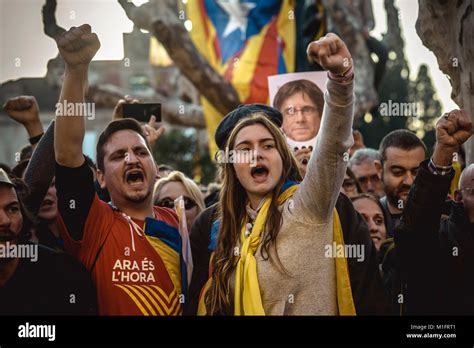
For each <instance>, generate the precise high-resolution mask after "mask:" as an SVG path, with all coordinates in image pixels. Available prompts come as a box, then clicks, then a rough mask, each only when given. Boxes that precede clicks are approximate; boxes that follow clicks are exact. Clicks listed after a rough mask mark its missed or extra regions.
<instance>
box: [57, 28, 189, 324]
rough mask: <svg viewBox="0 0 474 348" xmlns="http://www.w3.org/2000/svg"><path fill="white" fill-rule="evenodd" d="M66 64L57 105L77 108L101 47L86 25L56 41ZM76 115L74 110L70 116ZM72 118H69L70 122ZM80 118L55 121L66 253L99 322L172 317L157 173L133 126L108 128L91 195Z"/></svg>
mask: <svg viewBox="0 0 474 348" xmlns="http://www.w3.org/2000/svg"><path fill="white" fill-rule="evenodd" d="M57 44H58V48H59V52H60V54H61V56H62V57H63V59H64V61H65V63H66V69H65V74H64V82H63V86H62V91H61V96H60V99H59V103H60V104H61V105H65V104H69V103H83V102H84V97H85V93H86V89H87V71H88V67H89V63H90V62H91V60H92V58H93V57H94V55H95V53H96V52H97V50H98V49H99V47H100V42H99V39H98V38H97V35H96V34H94V33H92V32H91V27H90V26H89V25H87V24H85V25H82V26H80V27H78V28H71V29H70V30H69V31H66V32H64V33H63V34H62V35H61V36H60V37H59V38H58V39H57ZM74 110H76V108H74ZM71 116H73V117H71ZM84 116H85V115H80V114H78V115H67V116H66V115H62V114H61V113H60V112H57V113H56V128H55V146H54V147H55V156H56V162H57V166H56V187H57V195H58V206H59V211H60V218H59V225H60V230H61V233H62V236H63V239H64V241H65V249H66V250H68V251H69V252H70V253H72V254H73V255H75V256H76V257H77V258H78V259H79V260H80V261H81V262H82V263H83V264H84V265H85V267H86V268H87V269H88V270H89V271H90V272H91V273H92V277H93V279H94V281H95V284H96V286H97V296H98V306H99V313H100V314H103V315H177V314H180V313H181V311H182V305H183V303H184V300H185V294H186V285H187V284H186V283H185V282H184V283H183V285H182V284H181V279H186V274H185V272H183V273H184V274H181V271H180V253H181V249H180V245H181V243H180V236H179V232H178V221H177V217H176V214H175V213H174V211H172V210H170V209H167V208H160V207H154V206H153V201H152V199H153V187H154V184H155V181H156V177H157V172H156V166H155V163H154V161H153V157H152V155H151V152H150V147H149V144H148V142H147V139H146V135H145V134H144V132H143V130H142V128H141V126H140V124H139V123H138V122H136V121H135V120H132V119H119V120H114V121H112V122H111V123H109V125H108V126H107V127H106V129H105V130H104V131H103V132H102V133H101V135H100V136H99V141H98V144H97V167H98V170H97V179H98V181H99V183H100V186H101V187H102V188H103V189H105V188H106V189H107V190H108V192H109V193H110V197H111V202H110V203H109V204H107V203H104V202H103V201H101V200H100V199H99V198H98V196H97V194H96V193H95V190H94V179H93V175H92V172H91V171H90V169H89V167H88V166H87V164H86V163H85V161H84V156H83V153H82V143H83V139H84V131H85V117H84Z"/></svg>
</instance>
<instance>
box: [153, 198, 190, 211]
mask: <svg viewBox="0 0 474 348" xmlns="http://www.w3.org/2000/svg"><path fill="white" fill-rule="evenodd" d="M183 201H184V209H186V210H189V209H192V208H194V207H195V206H197V203H196V202H195V201H193V200H192V199H191V198H189V197H183ZM155 204H156V205H157V206H159V207H164V208H170V209H174V200H172V199H171V198H163V199H162V200H160V201H158V202H156V203H155Z"/></svg>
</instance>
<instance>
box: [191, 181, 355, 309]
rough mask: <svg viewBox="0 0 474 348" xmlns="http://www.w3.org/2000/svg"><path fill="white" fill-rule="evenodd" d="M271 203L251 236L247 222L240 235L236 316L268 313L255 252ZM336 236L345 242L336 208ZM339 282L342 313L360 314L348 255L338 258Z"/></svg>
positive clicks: (283, 196) (286, 193)
mask: <svg viewBox="0 0 474 348" xmlns="http://www.w3.org/2000/svg"><path fill="white" fill-rule="evenodd" d="M298 187H299V186H298V185H294V186H291V187H289V188H288V189H287V190H285V191H284V192H283V193H281V194H280V196H279V197H278V204H279V205H282V204H283V203H284V202H285V201H286V200H287V199H288V198H290V197H292V196H293V194H294V193H295V191H296V190H297V189H298ZM270 204H271V197H267V198H265V201H264V203H263V206H262V208H261V209H260V211H259V213H258V215H257V218H256V219H255V223H254V226H253V228H252V233H251V234H250V236H249V237H248V238H245V236H244V233H245V230H246V228H245V227H246V226H245V225H246V224H245V223H243V225H242V230H241V234H240V241H241V244H242V247H241V251H240V258H239V260H238V261H237V267H236V271H235V293H234V315H265V311H264V308H263V304H262V297H261V294H260V286H259V283H258V275H257V261H256V259H255V252H256V251H257V248H258V246H259V244H260V236H261V234H262V232H263V230H264V228H265V222H266V219H267V213H268V209H269V207H270ZM333 238H334V241H335V242H336V245H340V244H341V245H343V244H344V238H343V235H342V228H341V222H340V220H339V215H338V213H337V211H336V209H335V208H334V210H333ZM211 281H212V279H209V280H208V281H207V283H206V284H205V285H204V287H203V290H202V292H201V298H200V301H199V302H200V303H199V308H198V315H205V314H206V308H205V305H204V296H205V293H206V291H207V290H208V289H209V287H210V284H211ZM336 285H337V304H338V309H339V315H356V311H355V306H354V299H353V297H352V290H351V283H350V278H349V270H348V266H347V260H346V258H345V257H336Z"/></svg>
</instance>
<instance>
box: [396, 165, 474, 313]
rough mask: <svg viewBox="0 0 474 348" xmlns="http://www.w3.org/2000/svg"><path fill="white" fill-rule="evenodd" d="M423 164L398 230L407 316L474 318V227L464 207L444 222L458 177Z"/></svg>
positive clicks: (456, 207) (454, 205)
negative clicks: (443, 173)
mask: <svg viewBox="0 0 474 348" xmlns="http://www.w3.org/2000/svg"><path fill="white" fill-rule="evenodd" d="M427 163H428V160H426V161H424V162H422V164H421V165H420V169H419V171H418V174H417V176H416V179H415V182H414V184H413V186H412V188H411V190H410V194H409V196H408V200H407V204H406V208H405V209H404V211H403V218H402V221H401V223H400V225H399V226H398V228H396V229H395V245H396V251H397V259H398V261H399V267H400V277H401V279H402V281H403V282H405V283H406V296H405V303H406V313H407V314H415V315H425V314H428V315H434V314H474V277H473V276H472V271H473V269H474V239H473V234H474V224H472V223H469V222H468V221H467V217H466V214H465V212H464V208H463V206H462V205H461V204H458V203H452V209H451V214H450V215H449V217H448V218H447V219H446V218H445V219H441V214H442V212H443V206H444V204H445V203H444V201H445V198H446V195H447V193H448V190H449V186H450V183H451V180H452V178H453V176H454V174H453V173H451V174H448V175H445V176H438V175H434V174H432V173H431V172H430V171H429V169H428V166H427Z"/></svg>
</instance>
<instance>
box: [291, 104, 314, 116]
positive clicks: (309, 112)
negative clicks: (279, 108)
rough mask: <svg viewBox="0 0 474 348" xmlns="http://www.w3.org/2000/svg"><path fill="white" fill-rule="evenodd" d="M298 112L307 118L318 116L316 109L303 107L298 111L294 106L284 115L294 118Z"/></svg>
mask: <svg viewBox="0 0 474 348" xmlns="http://www.w3.org/2000/svg"><path fill="white" fill-rule="evenodd" d="M298 112H301V113H302V114H303V116H305V117H307V116H314V115H316V108H315V107H313V106H303V107H302V108H299V109H298V108H295V107H293V106H290V107H287V108H286V109H285V110H283V114H284V115H285V116H288V117H291V116H294V115H295V114H297V113H298Z"/></svg>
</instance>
